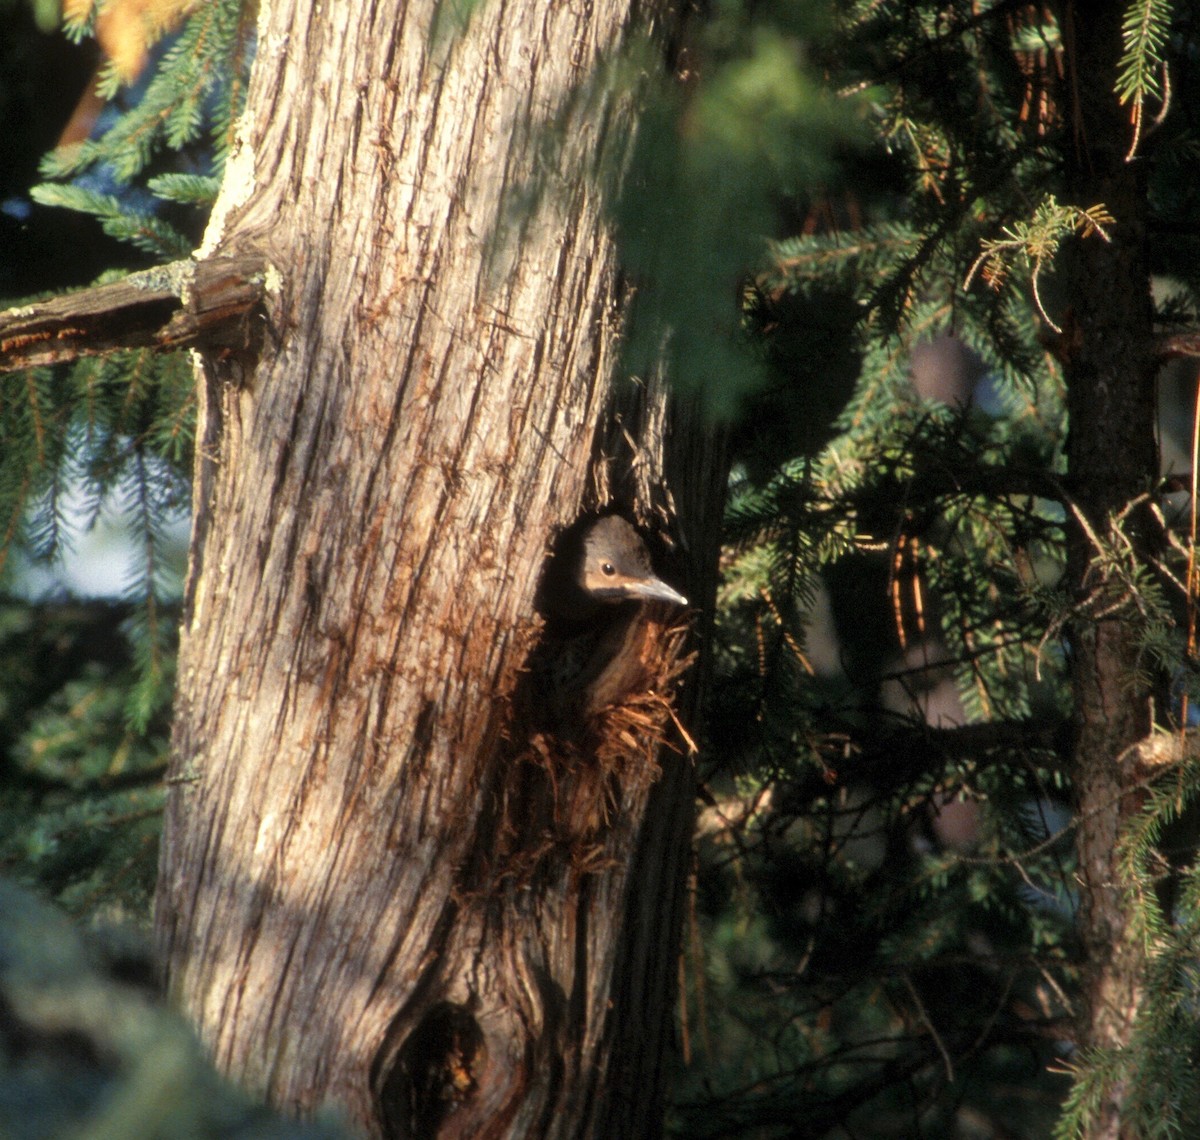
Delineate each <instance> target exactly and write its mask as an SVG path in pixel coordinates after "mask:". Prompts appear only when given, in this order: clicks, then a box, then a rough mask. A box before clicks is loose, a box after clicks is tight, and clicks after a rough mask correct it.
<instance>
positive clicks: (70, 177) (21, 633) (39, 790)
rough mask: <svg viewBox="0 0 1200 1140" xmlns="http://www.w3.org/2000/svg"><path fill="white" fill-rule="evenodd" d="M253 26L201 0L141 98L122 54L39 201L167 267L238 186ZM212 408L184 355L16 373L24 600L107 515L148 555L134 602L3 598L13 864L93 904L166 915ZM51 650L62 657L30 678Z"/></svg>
mask: <svg viewBox="0 0 1200 1140" xmlns="http://www.w3.org/2000/svg"><path fill="white" fill-rule="evenodd" d="M74 11H75V12H76V20H75V22H74V23H72V24H71V25H69V27H68V31H69V32H70V33H71V34H73V35H75V36H82V35H85V34H87V33H88V32H89V31H90V29H91V24H92V16H93V13H92V12H90V11H88V12H84V11H83V10H82V9H81V8H80V6H75V8H74ZM251 32H252V25H251V24H250V23H249V22H248V21H247V18H246V13H245V12H243V10H242V7H241V5H240V4H239V3H236V2H232V0H217V2H214V3H210V4H204V5H199V6H196V7H195V10H194V11H193V12H192V14H191V15H190V16H189V17H188V18H187V19H186V21H185V22H184V23H183V24H182V26H181V27H180V28H179V30H178V33H177V34H176V35H175V36H174V38H173V39H172V40H171V41H170V42H169V43H168V44H167V45H166V47H165V49H164V50H163V51H162V52H161V53H160V56H159V58H158V60H157V62H156V65H155V67H154V72H153V75H152V76H151V77H150V78H148V79H146V80H144V81H143V82H142V84H141V87H140V91H136V92H134V93H133V94H132V95H131V97H130V98H128V99H125V98H123V97H122V96H123V93H122V92H121V91H119V90H118V86H119V85H118V84H117V83H116V81H115V78H114V73H113V71H112V68H111V67H110V68H109V69H108V70H107V71H106V72H105V74H104V76H102V81H101V86H102V89H103V91H104V93H105V94H106V95H108V96H110V97H114V98H118V99H119V101H120V102H122V103H123V104H124V105H123V107H121V108H120V109H119V113H113V114H111V115H107V114H106V116H105V117H104V118H103V119H102V120H101V130H100V132H99V134H98V137H96V138H95V139H93V140H90V141H87V142H84V143H81V144H77V145H74V146H71V147H66V148H63V149H60V150H57V151H54V152H52V153H51V154H49V155H47V156H46V157H45V159H44V160H43V163H42V173H43V175H44V176H45V177H47V178H50V179H54V181H49V182H46V183H44V184H42V185H40V186H36V187H34V188H33V189H32V191H31V192H30V194H31V198H32V199H33V200H34V201H36V202H39V203H41V204H44V205H49V206H57V207H63V208H65V209H69V210H74V211H78V212H82V213H84V214H89V215H92V216H94V217H95V218H97V219H98V220H99V222H100V225H101V227H102V228H103V231H104V232H105V233H106V234H108V235H110V236H112V237H114V238H117V239H118V240H120V241H121V242H124V243H127V244H129V245H131V246H133V247H135V248H136V249H137V250H138V251H140V252H141V254H143V255H145V256H148V257H149V258H150V259H151V260H152V261H153V262H155V263H157V262H161V261H167V260H170V259H173V258H178V257H182V256H186V255H187V254H189V253H190V252H191V250H192V248H193V247H194V245H195V243H196V239H197V237H198V236H199V233H200V231H201V228H202V226H203V222H204V218H205V217H206V215H207V213H208V209H209V208H210V207H211V204H212V202H213V200H214V198H215V195H216V190H217V188H218V186H219V184H220V178H221V171H222V168H223V165H224V161H225V157H226V155H227V153H228V150H229V145H230V141H231V137H232V123H233V122H234V120H235V118H236V116H237V114H238V111H239V109H240V105H241V100H242V97H243V93H244V76H243V74H242V72H243V70H244V67H245V64H246V61H247V58H248V54H249V51H250V48H251V46H252V43H251V40H250V35H251ZM110 276H111V275H110ZM102 280H103V278H102ZM17 300H18V298H10V299H9V302H10V303H14V302H16V301H17ZM194 420H195V392H194V388H193V381H192V374H191V365H190V362H189V361H188V360H187V358H186V357H185V356H183V355H179V354H174V355H159V354H155V353H152V352H149V351H136V352H127V353H122V354H119V355H116V356H113V357H109V358H105V359H103V360H97V359H87V360H83V361H80V362H78V363H77V364H74V365H71V366H61V367H54V368H41V369H35V370H32V371H30V372H28V373H26V374H25V375H24V376H23V377H16V376H11V377H8V378H7V380H6V381H5V383H4V385H3V386H2V387H0V528H2V533H3V536H4V543H3V551H2V552H0V560H4V561H3V574H4V578H3V580H2V581H3V586H4V587H5V589H6V590H7V591H8V592H9V593H10V596H11V594H12V592H13V591H16V592H17V593H18V594H20V593H27V592H28V590H29V588H30V587H28V586H27V585H25V584H24V583H25V582H26V581H27V579H28V577H29V571H30V568H31V567H37V566H53V565H54V564H55V563H56V562H57V560H58V559H59V558H60V557H61V555H62V554H63V553H64V551H66V550H69V549H70V547H71V544H72V540H73V536H74V535H75V534H77V533H79V532H81V531H86V530H89V529H91V528H92V527H94V526H95V525H96V523H97V521H98V520H100V519H101V517H102V516H104V517H106V518H108V517H110V518H112V519H114V520H116V522H117V524H118V525H119V527H120V528H121V530H122V531H123V532H124V535H125V544H126V546H127V549H128V550H129V552H130V554H129V560H130V565H129V567H128V570H127V572H126V574H125V579H124V587H123V589H122V592H121V594H120V596H119V597H116V598H113V599H111V600H108V601H95V602H88V603H86V604H83V603H79V602H76V601H74V600H72V599H71V598H69V597H68V596H66V595H65V593H63V591H62V590H61V589H59V590H58V591H56V592H54V593H52V594H51V595H50V596H49V597H47V598H45V599H44V600H43V601H41V602H40V603H39V604H38V605H37V606H35V607H33V608H30V606H29V605H28V604H23V603H20V602H18V601H17V600H15V598H14V599H13V600H10V601H8V602H6V603H5V605H4V609H3V615H4V616H3V623H2V624H3V634H2V635H0V655H2V656H3V657H4V659H5V660H6V664H7V666H8V667H7V668H6V669H5V676H6V677H9V678H11V679H12V680H11V682H10V684H9V686H8V689H7V692H6V698H7V703H6V708H5V710H4V716H3V726H4V731H3V736H2V738H0V739H2V741H3V749H4V761H5V763H4V772H5V776H4V782H5V784H6V785H7V787H6V790H5V795H4V797H3V802H4V815H5V819H4V827H3V828H2V829H0V830H2V833H3V835H4V836H5V839H4V840H3V842H2V844H0V869H3V870H4V872H5V873H6V874H8V875H10V876H15V877H16V878H18V879H21V880H23V881H26V882H28V883H30V884H35V885H38V886H39V887H41V888H42V889H43V890H45V891H48V892H49V893H51V894H52V895H54V896H55V897H57V898H58V899H59V900H60V901H62V902H63V903H65V904H66V905H67V906H68V907H69V908H70V909H72V910H75V911H77V912H87V913H94V912H95V911H96V910H97V909H101V908H110V909H111V908H116V909H117V910H119V911H121V912H123V913H128V914H130V915H132V916H134V917H144V916H145V915H146V914H148V905H149V899H150V897H151V895H152V891H153V882H154V874H155V856H156V843H157V831H158V823H159V811H160V808H161V799H162V796H161V788H160V787H159V781H160V780H161V775H162V772H163V770H164V769H165V765H166V748H167V732H168V727H169V726H168V717H169V710H170V699H171V693H172V689H173V680H174V654H175V644H176V634H177V626H178V620H179V598H180V592H181V584H182V560H181V553H182V551H181V548H180V540H179V535H178V524H179V523H180V522H181V521H183V520H184V519H186V517H187V512H188V509H189V506H190V488H189V478H190V472H191V453H192V446H193V437H194ZM98 631H102V636H101V633H99V632H98ZM34 661H38V662H42V663H44V665H45V670H44V672H42V673H41V675H40V676H38V678H37V683H36V684H31V685H30V686H29V687H28V689H22V688H21V687H20V685H19V681H18V679H19V678H21V677H22V676H26V675H27V674H28V671H29V663H31V662H34ZM18 693H21V694H23V695H22V696H20V697H18V696H16V694H18Z"/></svg>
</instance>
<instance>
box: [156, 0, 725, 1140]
mask: <svg viewBox="0 0 1200 1140" xmlns="http://www.w3.org/2000/svg"><path fill="white" fill-rule="evenodd" d="M447 7H448V6H447V5H441V6H440V8H439V6H438V5H435V4H433V3H408V4H405V3H401V2H399V0H386V2H383V3H379V4H375V5H371V6H368V7H366V8H361V9H359V8H355V7H353V6H349V5H311V6H310V5H307V4H305V3H303V2H301V0H279V2H277V3H269V4H265V5H264V8H263V12H262V15H261V18H260V26H259V47H258V57H257V59H256V62H255V67H254V73H253V76H252V81H251V87H250V92H249V102H248V117H247V120H246V123H245V124H244V125H243V138H242V144H241V149H240V151H239V152H238V154H237V155H235V157H234V160H233V162H232V166H231V170H230V172H229V174H228V175H227V183H226V188H225V190H224V191H223V195H224V197H223V201H222V202H221V203H219V205H218V212H217V215H216V220H215V221H214V226H215V227H217V228H216V229H215V230H214V231H213V234H212V237H211V238H210V240H209V242H208V243H207V245H208V249H209V250H210V251H218V252H221V253H230V252H250V251H256V252H260V253H261V254H262V255H264V256H265V257H266V258H267V260H268V261H269V262H270V263H271V264H272V265H273V266H275V267H276V269H277V270H278V271H279V275H280V279H281V281H282V283H283V284H282V291H281V293H280V295H279V297H278V300H277V304H276V305H275V307H274V308H273V310H272V312H271V313H270V315H269V321H268V322H267V324H268V329H267V343H266V346H265V349H264V351H263V354H262V355H261V357H260V359H259V360H258V362H257V365H256V366H254V367H253V368H251V369H249V370H247V369H245V368H243V367H242V365H241V364H240V363H238V364H237V365H234V364H231V363H229V362H228V361H219V362H218V361H212V360H210V361H208V362H207V363H206V366H205V367H204V368H203V370H202V372H203V385H204V399H203V423H202V430H201V434H200V439H199V441H198V468H197V478H196V495H197V501H196V518H197V523H196V533H195V537H194V539H193V550H192V567H191V574H190V581H189V590H188V597H187V603H186V614H185V627H184V631H183V639H182V648H181V654H180V672H179V681H178V696H177V705H176V720H175V730H174V742H173V743H174V761H173V764H174V767H173V777H174V783H173V785H172V793H171V797H170V802H169V805H168V811H167V819H166V830H165V835H164V846H163V857H162V867H161V872H160V885H159V895H158V900H157V923H158V934H159V949H160V952H161V955H162V957H163V960H164V962H165V965H166V969H167V973H168V978H169V983H170V987H171V990H172V993H173V995H174V996H175V998H176V999H177V1000H178V1001H179V1002H180V1003H181V1004H182V1005H183V1007H184V1009H185V1010H186V1012H187V1013H188V1014H189V1016H190V1017H191V1018H192V1019H193V1020H194V1021H195V1023H196V1024H197V1026H198V1027H199V1031H200V1033H201V1036H202V1038H203V1040H204V1042H205V1043H206V1045H207V1046H208V1048H209V1049H210V1050H211V1052H212V1054H213V1056H214V1057H215V1059H216V1061H217V1063H218V1065H219V1067H220V1068H221V1069H222V1070H223V1071H225V1072H227V1073H229V1074H230V1075H232V1076H233V1077H234V1078H235V1079H236V1080H238V1081H239V1082H241V1083H242V1084H244V1085H246V1086H248V1087H250V1088H252V1089H254V1090H256V1091H260V1092H262V1093H264V1094H266V1095H267V1096H268V1097H269V1099H270V1100H271V1101H272V1102H274V1103H276V1104H279V1105H281V1106H285V1107H287V1108H289V1109H291V1110H294V1111H298V1112H301V1113H307V1112H309V1111H311V1110H314V1109H315V1108H317V1107H318V1106H320V1105H322V1104H325V1103H327V1102H334V1103H336V1104H338V1105H340V1106H342V1107H343V1108H344V1109H346V1110H347V1111H348V1112H349V1113H350V1115H351V1117H352V1119H353V1120H354V1121H355V1122H356V1123H357V1124H358V1125H360V1126H362V1127H363V1128H365V1129H366V1130H367V1131H368V1133H369V1134H371V1135H378V1136H433V1135H437V1136H473V1137H483V1136H497V1137H498V1136H534V1135H537V1136H541V1135H546V1136H585V1135H597V1136H616V1135H621V1136H626V1137H636V1136H643V1135H653V1134H655V1133H656V1132H657V1131H658V1130H659V1128H660V1116H661V1104H662V1097H663V1087H662V1076H661V1073H662V1059H663V1050H664V1045H665V1042H666V1039H667V1036H668V1034H669V1030H670V1010H671V1004H672V1002H671V998H672V979H673V978H674V949H675V942H676V939H677V933H678V927H679V914H678V911H679V906H680V899H681V885H682V880H683V876H684V873H685V870H686V863H687V852H688V836H689V822H690V815H691V784H690V769H689V761H688V759H687V758H686V756H685V755H684V754H683V752H682V750H681V751H671V750H669V749H668V750H664V749H663V748H662V747H661V743H662V742H663V741H664V740H673V741H675V742H676V743H677V744H678V736H677V734H676V732H675V729H674V727H673V720H672V715H671V713H670V710H669V701H668V698H669V694H670V692H671V690H672V688H673V685H674V678H675V676H676V675H677V673H678V660H677V659H678V655H679V652H680V634H679V632H678V631H676V630H673V629H672V623H671V621H670V615H668V614H665V613H659V612H656V611H651V610H647V611H646V612H645V613H642V614H639V615H638V616H637V618H636V625H635V628H633V629H632V630H631V632H630V639H629V642H628V644H629V645H631V646H634V647H635V650H636V653H637V654H638V662H639V668H638V669H637V670H635V671H634V673H633V674H632V675H631V676H632V680H631V684H630V688H629V690H628V692H627V694H626V697H627V699H624V700H622V701H621V702H618V703H617V705H616V707H614V708H612V709H610V710H608V711H607V712H606V713H605V714H604V715H603V716H601V717H599V718H597V719H595V720H594V721H593V722H591V723H589V724H587V725H583V726H578V731H577V732H575V733H573V734H569V735H568V736H565V737H564V738H563V739H558V738H556V736H555V733H554V732H550V731H546V730H544V727H539V725H538V723H537V715H536V713H537V700H538V697H537V694H536V692H533V691H532V690H531V687H530V685H529V682H528V678H529V676H530V674H529V673H528V672H527V665H528V663H529V661H530V655H531V653H532V652H533V651H534V649H535V646H536V645H537V642H538V638H539V635H540V629H541V625H540V621H539V618H538V616H537V614H536V612H535V609H534V598H535V593H536V587H537V583H538V577H539V574H540V572H541V569H542V566H543V562H544V556H545V552H546V547H547V543H548V541H549V540H550V539H551V537H552V536H553V534H554V533H555V531H556V529H557V528H558V527H560V526H562V525H565V524H567V523H569V522H570V521H571V520H572V519H573V518H574V517H575V516H576V515H577V514H578V513H579V512H580V510H582V509H589V508H590V509H599V508H602V507H604V506H606V505H609V504H614V503H615V504H618V505H620V506H621V507H623V508H624V509H626V510H627V511H628V512H629V513H630V514H631V515H633V516H635V517H637V518H638V519H639V520H640V521H641V522H643V523H644V524H652V525H653V527H654V529H656V530H658V531H659V532H661V533H662V534H663V535H664V536H665V537H666V538H667V539H668V540H671V541H673V542H675V543H676V549H677V551H685V552H686V553H685V554H684V553H681V554H679V556H678V558H677V565H676V569H677V570H682V569H684V568H685V567H686V568H687V569H688V574H687V578H686V579H685V578H682V577H680V578H677V581H678V582H679V584H680V585H681V586H683V587H684V588H685V590H686V591H687V592H688V593H689V596H692V597H703V596H704V594H705V593H706V592H709V591H710V590H711V583H708V582H707V581H702V580H700V579H701V577H702V572H701V570H700V569H699V568H700V567H702V566H704V565H706V564H712V563H713V562H715V559H714V558H712V557H711V554H712V552H713V550H714V547H715V535H716V529H715V513H714V512H715V511H716V510H718V509H719V503H720V491H719V488H720V486H721V484H722V482H723V477H722V473H721V465H720V463H719V461H718V460H717V457H716V455H715V452H714V451H713V450H712V449H711V444H710V443H709V441H708V436H707V434H706V433H704V432H703V431H701V430H700V429H699V427H698V425H695V424H693V423H691V422H688V420H687V415H688V413H687V412H686V409H675V410H674V411H671V410H669V409H668V407H667V403H666V400H665V397H664V395H663V392H662V390H661V387H660V386H659V385H658V384H656V383H651V384H649V385H643V386H640V387H638V386H627V385H621V384H619V383H618V381H617V378H616V376H615V374H614V363H615V360H616V348H617V338H618V336H619V333H620V328H621V322H622V312H623V307H624V305H623V294H624V290H623V287H622V285H621V283H620V280H619V275H618V269H617V261H616V251H615V246H614V240H613V236H612V234H611V232H610V229H609V226H608V224H607V222H606V218H605V214H604V206H605V196H606V194H608V193H610V192H611V191H612V190H613V189H614V188H615V186H616V185H617V184H618V183H619V180H620V174H621V170H622V166H623V163H624V160H625V156H626V152H627V147H628V145H629V142H630V139H631V137H632V133H633V131H634V127H635V117H636V98H635V93H634V92H633V91H631V89H630V88H629V87H628V86H627V85H625V84H619V83H616V82H610V81H609V80H608V79H606V78H605V76H606V70H605V62H606V61H607V60H609V59H610V58H611V57H613V56H614V55H615V53H617V52H618V51H619V50H620V49H621V48H622V47H623V45H624V44H625V42H626V40H627V38H628V37H629V36H631V35H634V34H636V33H639V32H640V31H644V30H645V29H644V28H639V27H638V24H637V21H638V19H641V18H644V14H643V15H639V14H637V13H631V11H630V9H629V6H628V4H627V3H624V2H622V0H613V2H607V0H602V2H600V3H596V4H591V5H567V4H553V5H546V4H540V3H521V4H511V3H498V2H490V0H489V2H485V3H482V4H480V5H479V6H478V7H476V8H475V9H474V10H473V13H472V15H471V18H470V21H469V23H468V24H467V25H466V26H465V27H464V28H457V29H442V30H441V32H440V34H439V35H438V36H434V35H432V33H431V21H432V19H433V13H434V12H435V11H442V12H443V13H444V12H445V11H446V10H447ZM235 367H236V368H237V371H234V369H235ZM673 488H674V489H675V490H676V491H678V493H675V494H673ZM680 488H686V494H685V493H683V492H682V491H679V489H680ZM680 747H681V746H680ZM659 765H661V768H660V766H659Z"/></svg>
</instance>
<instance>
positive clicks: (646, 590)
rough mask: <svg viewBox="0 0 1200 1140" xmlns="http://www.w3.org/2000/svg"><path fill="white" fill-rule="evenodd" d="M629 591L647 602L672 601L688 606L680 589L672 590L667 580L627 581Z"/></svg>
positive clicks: (643, 579) (626, 585) (644, 579)
mask: <svg viewBox="0 0 1200 1140" xmlns="http://www.w3.org/2000/svg"><path fill="white" fill-rule="evenodd" d="M625 589H626V591H627V592H628V593H630V594H633V595H634V596H635V597H637V598H640V599H642V600H643V601H647V602H670V603H671V604H672V605H676V606H686V605H687V604H688V600H687V598H685V597H684V596H683V595H682V594H681V593H679V591H678V590H672V589H671V587H670V586H668V585H667V584H666V582H663V581H661V580H660V579H658V578H639V579H637V580H632V581H628V582H626V583H625Z"/></svg>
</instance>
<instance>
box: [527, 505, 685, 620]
mask: <svg viewBox="0 0 1200 1140" xmlns="http://www.w3.org/2000/svg"><path fill="white" fill-rule="evenodd" d="M539 595H540V603H539V606H540V608H541V609H542V612H543V613H544V614H546V616H547V617H549V618H550V619H551V620H553V621H557V622H560V623H563V624H565V625H567V626H568V627H569V626H573V625H576V624H581V623H588V622H591V621H593V620H595V619H597V618H601V617H602V616H603V614H604V612H605V611H607V610H609V609H610V608H613V609H615V608H616V607H617V606H620V605H621V604H622V603H628V602H666V603H668V604H670V605H676V606H686V605H687V604H688V602H687V598H685V597H684V596H683V595H682V594H681V593H679V592H678V591H677V590H674V589H672V588H671V587H670V586H668V585H667V584H666V582H664V581H663V580H662V579H661V578H659V577H658V576H657V575H656V574H655V573H654V567H653V566H652V565H651V562H650V551H649V550H648V549H647V548H646V543H645V541H644V540H643V539H642V536H641V535H640V534H638V532H637V531H636V530H635V529H634V528H633V526H632V525H631V524H630V523H628V522H626V521H625V519H623V518H621V517H620V516H619V515H605V516H604V517H603V518H599V519H595V520H592V521H588V522H584V523H579V524H576V525H575V526H573V527H571V528H569V529H568V530H567V531H566V532H565V533H564V534H563V535H562V536H561V538H560V541H559V543H558V544H557V545H556V548H555V551H554V555H553V557H552V559H551V561H550V564H549V566H548V567H547V570H546V573H545V576H544V578H543V581H542V585H541V587H540V590H539Z"/></svg>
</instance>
